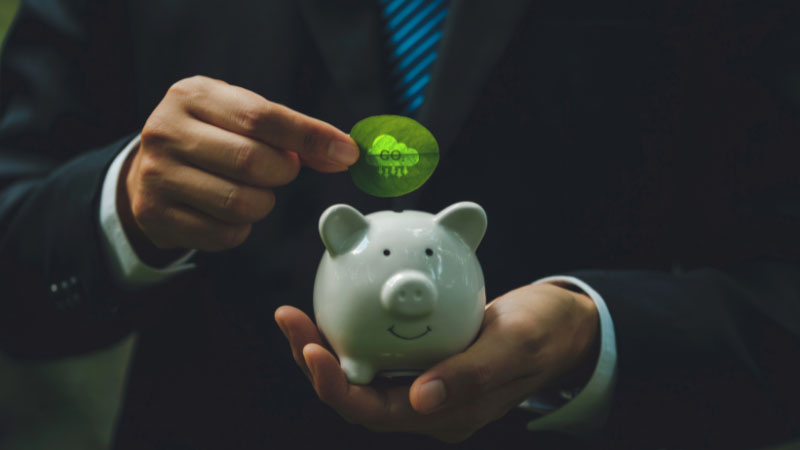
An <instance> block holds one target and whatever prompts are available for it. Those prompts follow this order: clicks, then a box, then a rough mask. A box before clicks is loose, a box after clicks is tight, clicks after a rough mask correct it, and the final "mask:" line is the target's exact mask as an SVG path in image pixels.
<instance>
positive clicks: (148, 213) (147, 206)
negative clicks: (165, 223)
mask: <svg viewBox="0 0 800 450" xmlns="http://www.w3.org/2000/svg"><path fill="white" fill-rule="evenodd" d="M162 211H163V209H162V208H161V207H160V206H159V205H158V203H157V202H156V201H154V200H152V199H149V198H147V197H145V196H139V197H137V198H136V199H135V200H133V202H132V203H131V212H132V213H133V217H134V219H136V221H137V222H140V223H142V224H152V223H154V222H157V221H159V220H160V219H161V216H162Z"/></svg>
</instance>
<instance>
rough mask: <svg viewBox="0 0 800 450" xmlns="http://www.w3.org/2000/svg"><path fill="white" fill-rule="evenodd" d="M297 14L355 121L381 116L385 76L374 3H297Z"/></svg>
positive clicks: (384, 103) (385, 107) (385, 103)
mask: <svg viewBox="0 0 800 450" xmlns="http://www.w3.org/2000/svg"><path fill="white" fill-rule="evenodd" d="M300 5H301V8H300V9H301V13H302V15H303V16H304V17H305V19H306V22H307V23H308V26H309V31H310V33H311V35H312V37H313V38H314V40H315V41H316V43H317V46H318V48H319V49H320V52H321V53H322V58H323V59H324V61H325V63H326V65H327V66H328V69H329V70H330V73H331V76H332V77H333V79H334V82H335V83H336V84H337V85H338V86H339V88H340V89H342V90H343V92H344V94H345V97H346V98H347V102H348V106H350V108H351V109H352V110H353V113H354V114H355V117H359V118H361V117H366V116H369V115H373V114H385V113H386V112H387V110H388V109H389V102H388V101H387V89H386V86H387V81H386V78H387V76H388V75H387V72H386V69H385V55H384V47H383V37H382V25H381V23H380V19H379V10H378V8H379V6H378V2H377V0H375V1H356V0H345V1H331V0H300Z"/></svg>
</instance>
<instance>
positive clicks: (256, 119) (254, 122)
mask: <svg viewBox="0 0 800 450" xmlns="http://www.w3.org/2000/svg"><path fill="white" fill-rule="evenodd" d="M264 115H265V114H264V109H263V107H262V108H258V107H256V106H254V105H247V106H244V107H242V108H240V109H238V110H237V111H236V112H235V113H234V121H235V122H236V123H238V124H239V126H240V127H242V129H243V130H244V131H245V132H246V133H250V134H252V133H255V132H256V130H258V129H259V127H260V126H261V123H262V121H263V120H264Z"/></svg>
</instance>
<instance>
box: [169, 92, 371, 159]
mask: <svg viewBox="0 0 800 450" xmlns="http://www.w3.org/2000/svg"><path fill="white" fill-rule="evenodd" d="M196 78H198V79H189V80H187V81H186V84H187V88H186V90H187V91H189V92H185V94H187V95H188V98H189V101H188V102H187V106H186V107H187V110H188V112H189V113H190V114H192V115H193V116H195V117H196V118H198V119H199V120H202V121H204V122H208V123H210V124H212V125H216V126H219V127H221V128H225V129H227V130H229V131H232V132H234V133H238V134H242V135H245V136H248V137H251V138H253V139H256V140H259V141H261V142H264V143H265V144H268V145H271V146H273V147H276V148H280V149H283V150H288V151H291V152H295V153H297V154H299V155H300V156H301V159H302V160H303V161H304V162H305V163H306V165H308V166H309V167H311V168H312V169H314V170H318V171H321V172H338V171H342V170H346V169H347V167H348V166H350V165H352V164H353V163H355V162H356V161H357V160H358V154H359V151H358V145H357V144H356V143H355V141H353V139H351V138H350V136H348V135H347V134H346V133H344V132H343V131H341V130H339V129H338V128H336V127H334V126H333V125H331V124H329V123H326V122H323V121H321V120H319V119H315V118H313V117H309V116H307V115H305V114H302V113H300V112H297V111H295V110H293V109H291V108H289V107H286V106H284V105H281V104H279V103H275V102H271V101H269V100H267V99H265V98H264V97H262V96H260V95H258V94H256V93H255V92H252V91H250V90H247V89H244V88H241V87H238V86H233V85H230V84H227V83H225V82H222V81H219V80H212V79H207V78H202V77H196ZM172 90H173V91H175V90H177V91H181V90H183V88H182V87H180V86H178V85H177V84H176V86H173V88H172Z"/></svg>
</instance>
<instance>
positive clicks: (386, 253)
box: [383, 248, 392, 256]
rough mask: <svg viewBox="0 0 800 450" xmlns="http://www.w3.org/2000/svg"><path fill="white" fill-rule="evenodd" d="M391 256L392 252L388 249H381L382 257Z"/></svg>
mask: <svg viewBox="0 0 800 450" xmlns="http://www.w3.org/2000/svg"><path fill="white" fill-rule="evenodd" d="M391 254H392V252H390V251H389V249H388V248H386V249H383V256H389V255H391Z"/></svg>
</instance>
